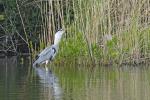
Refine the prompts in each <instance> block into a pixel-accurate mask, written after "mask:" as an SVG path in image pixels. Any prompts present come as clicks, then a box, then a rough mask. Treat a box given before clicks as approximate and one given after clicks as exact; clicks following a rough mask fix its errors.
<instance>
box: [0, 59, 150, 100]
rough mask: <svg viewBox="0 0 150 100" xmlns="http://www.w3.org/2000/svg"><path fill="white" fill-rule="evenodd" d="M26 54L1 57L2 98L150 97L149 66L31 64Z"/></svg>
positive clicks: (120, 99) (87, 99)
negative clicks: (37, 65) (23, 56)
mask: <svg viewBox="0 0 150 100" xmlns="http://www.w3.org/2000/svg"><path fill="white" fill-rule="evenodd" d="M29 63H30V60H29V59H28V57H25V58H17V57H11V58H7V57H6V58H1V59H0V100H150V78H149V76H150V68H149V67H145V66H138V67H137V66H134V67H132V66H123V67H114V66H109V67H100V66H97V67H95V68H93V69H92V68H89V67H86V66H81V65H80V66H79V65H71V64H70V65H56V66H54V65H49V66H50V68H49V69H45V68H44V67H43V66H42V67H38V68H32V67H31V66H30V64H29Z"/></svg>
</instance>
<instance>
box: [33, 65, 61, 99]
mask: <svg viewBox="0 0 150 100" xmlns="http://www.w3.org/2000/svg"><path fill="white" fill-rule="evenodd" d="M34 70H35V72H36V74H37V76H38V77H39V78H40V80H39V81H40V83H41V85H42V86H43V87H44V92H45V93H46V94H47V96H46V97H47V99H46V100H51V99H52V98H54V99H55V100H61V96H62V90H61V88H60V86H59V81H58V78H57V77H56V76H55V75H54V74H53V73H52V71H51V70H50V69H45V67H44V66H39V67H34ZM42 92H43V90H42Z"/></svg>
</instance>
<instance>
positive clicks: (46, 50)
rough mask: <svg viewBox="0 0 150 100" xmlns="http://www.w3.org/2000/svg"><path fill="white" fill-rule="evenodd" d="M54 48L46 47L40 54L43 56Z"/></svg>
mask: <svg viewBox="0 0 150 100" xmlns="http://www.w3.org/2000/svg"><path fill="white" fill-rule="evenodd" d="M51 50H52V47H51V46H49V47H47V48H45V49H44V50H43V51H42V52H41V53H40V54H39V55H38V56H43V55H46V54H47V53H48V52H50V51H51Z"/></svg>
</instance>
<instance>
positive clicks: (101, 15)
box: [16, 0, 150, 64]
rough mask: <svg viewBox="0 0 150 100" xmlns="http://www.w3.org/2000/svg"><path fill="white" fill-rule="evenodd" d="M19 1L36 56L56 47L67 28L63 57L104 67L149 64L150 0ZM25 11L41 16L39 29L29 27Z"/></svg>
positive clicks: (62, 50) (27, 40) (63, 43)
mask: <svg viewBox="0 0 150 100" xmlns="http://www.w3.org/2000/svg"><path fill="white" fill-rule="evenodd" d="M16 1H17V2H16V3H17V5H18V6H17V7H18V12H19V11H20V13H18V14H19V15H20V16H19V17H20V18H21V20H22V21H21V24H22V26H23V27H24V28H23V31H24V33H25V34H24V40H26V42H28V44H29V46H30V48H31V52H33V53H34V52H35V51H41V50H42V49H43V48H44V47H46V46H47V45H50V44H52V43H53V37H54V33H55V32H56V30H57V29H59V28H64V29H65V30H66V33H65V36H64V37H63V40H62V43H61V44H60V51H59V54H58V56H57V59H59V58H64V59H65V58H66V59H67V58H69V59H70V58H73V57H78V58H79V59H80V57H81V56H82V57H83V56H84V57H87V58H90V61H91V62H94V63H103V64H111V63H117V64H122V63H133V64H134V63H136V64H139V63H143V62H145V61H147V60H149V57H150V1H149V0H26V1H19V0H16ZM25 8H27V9H28V11H29V10H30V15H31V14H33V15H32V17H33V16H34V17H35V19H32V20H34V21H35V22H37V24H36V25H35V26H36V27H35V26H34V25H33V26H34V30H33V29H32V28H33V26H32V27H30V28H28V26H30V25H31V22H30V19H29V18H30V17H31V16H30V15H29V14H27V12H24V9H25ZM33 8H34V9H33ZM36 9H38V10H36ZM25 11H26V10H25ZM35 11H37V12H36V13H35ZM24 14H25V15H24ZM27 15H28V16H27ZM27 18H28V19H27ZM35 22H34V24H35ZM30 32H31V33H32V35H34V36H35V37H36V40H37V37H38V41H39V42H38V43H39V45H36V44H38V43H37V42H35V41H32V40H33V38H31V39H30V35H29V33H30ZM26 34H28V35H26Z"/></svg>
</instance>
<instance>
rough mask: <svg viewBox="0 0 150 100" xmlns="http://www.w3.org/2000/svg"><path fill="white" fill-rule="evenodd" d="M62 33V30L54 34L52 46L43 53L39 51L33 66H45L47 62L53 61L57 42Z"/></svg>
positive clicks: (57, 45) (56, 50)
mask: <svg viewBox="0 0 150 100" xmlns="http://www.w3.org/2000/svg"><path fill="white" fill-rule="evenodd" d="M64 32H65V31H64V30H62V29H61V30H59V31H58V32H56V34H55V38H54V44H53V45H52V46H48V47H46V48H45V49H44V50H43V51H41V53H40V54H39V55H38V56H37V59H36V60H35V61H34V63H33V66H36V65H39V64H43V63H45V64H46V65H47V64H48V62H49V61H52V60H53V59H54V57H55V55H56V53H57V52H58V48H59V42H60V40H61V38H62V35H63V33H64Z"/></svg>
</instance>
